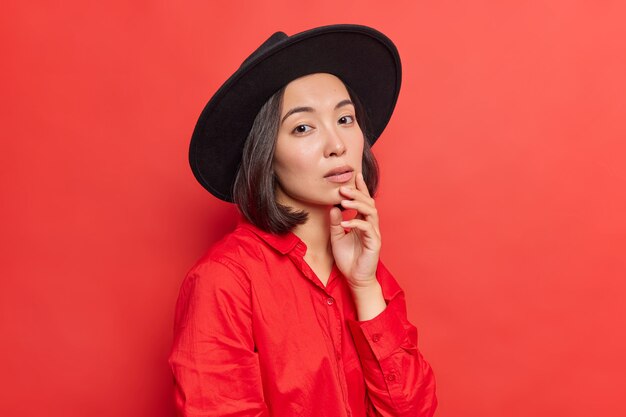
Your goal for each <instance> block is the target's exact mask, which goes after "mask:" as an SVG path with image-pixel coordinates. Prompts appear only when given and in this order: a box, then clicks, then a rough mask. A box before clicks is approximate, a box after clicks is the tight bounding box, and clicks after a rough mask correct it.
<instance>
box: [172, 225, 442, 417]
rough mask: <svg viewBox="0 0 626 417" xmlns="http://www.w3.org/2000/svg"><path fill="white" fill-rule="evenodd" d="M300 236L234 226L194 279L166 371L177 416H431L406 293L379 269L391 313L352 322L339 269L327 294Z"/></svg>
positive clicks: (431, 384) (428, 381)
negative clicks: (172, 382) (172, 385)
mask: <svg viewBox="0 0 626 417" xmlns="http://www.w3.org/2000/svg"><path fill="white" fill-rule="evenodd" d="M305 253H306V245H305V244H304V242H302V241H301V240H300V239H299V238H298V237H297V236H296V235H295V234H293V233H287V234H285V235H274V234H270V233H266V232H264V231H262V230H260V229H258V228H257V227H255V226H253V225H252V224H250V223H248V222H245V221H243V222H241V223H240V224H239V225H238V226H237V228H236V229H235V230H234V231H233V232H232V233H230V234H228V235H227V236H226V237H225V238H224V239H222V240H221V241H220V242H218V243H217V244H215V245H214V246H213V247H212V248H211V250H210V251H209V252H208V253H207V254H206V255H205V256H204V257H203V258H201V259H200V260H199V261H198V263H197V264H196V265H195V266H194V267H193V268H192V269H191V270H190V272H189V273H188V275H187V277H186V278H185V280H184V282H183V284H182V286H181V288H180V295H179V298H178V303H177V306H176V319H175V331H174V333H175V337H174V345H173V348H172V351H171V354H170V357H169V363H170V366H171V368H172V371H173V373H174V379H175V385H176V394H175V395H176V407H177V410H178V413H179V415H181V416H193V417H199V416H277V417H291V416H298V417H302V416H315V417H364V416H394V417H397V416H411V417H416V416H420V417H421V416H432V415H433V413H434V411H435V408H436V406H437V399H436V396H435V379H434V376H433V373H432V370H431V368H430V366H429V365H428V363H427V362H426V361H425V360H424V359H423V358H422V355H421V354H420V352H419V351H418V349H417V330H416V328H415V327H414V326H413V325H412V324H411V323H409V321H408V320H407V316H406V304H405V299H404V293H403V291H402V289H401V288H400V287H399V286H398V283H397V282H396V280H395V279H394V278H393V277H392V276H391V274H390V273H389V272H388V271H387V269H386V268H385V267H384V266H383V264H382V263H379V265H378V270H377V273H376V276H377V279H378V281H379V282H380V284H381V286H382V290H383V295H384V298H385V300H386V302H387V308H386V309H385V310H384V311H383V312H382V313H381V314H379V315H378V316H376V317H375V318H373V319H371V320H367V321H357V317H356V310H355V306H354V302H353V301H352V296H351V294H350V290H349V288H348V286H347V283H346V280H345V278H344V277H343V276H342V274H341V272H340V271H339V270H338V269H337V267H336V266H333V270H332V273H331V275H330V277H329V279H328V282H327V285H326V286H324V285H323V284H322V282H321V281H320V280H319V279H318V278H317V276H316V275H315V273H314V272H313V271H312V270H311V268H310V267H309V266H308V265H307V263H306V262H305V261H304V254H305Z"/></svg>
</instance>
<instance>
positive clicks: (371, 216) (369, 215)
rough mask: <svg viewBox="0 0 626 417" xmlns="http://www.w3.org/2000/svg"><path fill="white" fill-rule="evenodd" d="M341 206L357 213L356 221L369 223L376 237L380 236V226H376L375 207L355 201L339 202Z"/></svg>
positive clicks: (376, 213) (376, 212)
mask: <svg viewBox="0 0 626 417" xmlns="http://www.w3.org/2000/svg"><path fill="white" fill-rule="evenodd" d="M341 205H342V207H344V208H347V209H353V210H356V211H357V213H358V214H357V217H356V218H357V219H364V220H365V221H367V222H370V223H371V224H372V226H374V229H375V230H376V233H378V236H380V226H379V224H378V210H376V207H372V206H370V205H367V204H365V203H363V202H361V201H356V200H341Z"/></svg>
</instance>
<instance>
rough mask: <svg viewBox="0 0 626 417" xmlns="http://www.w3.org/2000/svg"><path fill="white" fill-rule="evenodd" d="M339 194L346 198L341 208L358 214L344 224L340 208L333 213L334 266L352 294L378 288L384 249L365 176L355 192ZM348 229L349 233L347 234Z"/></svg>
mask: <svg viewBox="0 0 626 417" xmlns="http://www.w3.org/2000/svg"><path fill="white" fill-rule="evenodd" d="M339 192H340V193H341V195H342V196H344V197H345V198H344V199H343V200H341V205H342V206H343V207H344V208H346V209H354V210H356V211H357V213H358V214H357V216H356V217H355V218H354V219H352V220H347V221H342V220H343V218H342V216H341V210H340V209H339V208H337V207H333V208H332V209H331V211H330V243H331V246H332V251H333V256H334V258H335V263H336V264H337V267H338V268H339V270H340V271H341V272H342V274H343V275H344V276H345V277H346V279H347V280H348V284H349V285H350V287H351V288H352V289H353V290H356V291H359V290H362V289H366V288H369V287H374V286H378V282H377V281H376V267H377V265H378V257H379V254H380V246H381V240H380V229H379V227H378V212H377V211H376V207H375V205H374V199H373V198H372V197H371V196H370V193H369V191H368V189H367V185H366V184H365V180H364V179H363V174H362V173H360V172H359V173H358V174H357V177H356V189H355V188H352V187H341V188H340V189H339ZM345 229H349V231H348V232H347V233H346V231H345Z"/></svg>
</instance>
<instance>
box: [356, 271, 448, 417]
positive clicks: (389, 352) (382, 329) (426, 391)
mask: <svg viewBox="0 0 626 417" xmlns="http://www.w3.org/2000/svg"><path fill="white" fill-rule="evenodd" d="M376 275H377V279H378V281H379V282H380V284H381V286H382V289H383V295H384V297H385V301H386V302H387V308H386V309H385V310H384V311H383V312H382V313H380V314H379V315H378V316H376V317H374V318H373V319H371V320H366V321H355V320H348V326H349V328H350V332H351V333H352V337H353V338H354V341H355V344H356V348H357V351H358V353H359V358H360V360H361V364H362V367H363V373H364V375H365V383H366V385H367V390H368V396H369V400H370V402H371V406H372V407H371V412H370V415H372V416H384V417H387V416H389V417H391V416H394V417H402V416H411V417H430V416H432V415H433V414H434V413H435V409H436V408H437V397H436V394H435V377H434V374H433V372H432V369H431V367H430V365H429V364H428V363H427V362H426V361H425V360H424V358H423V357H422V355H421V353H420V352H419V350H418V348H417V329H416V328H415V326H413V325H412V324H411V323H410V322H409V321H408V318H407V312H406V301H405V298H404V292H403V291H402V289H401V288H400V286H399V285H398V283H397V282H396V280H395V279H394V278H393V276H392V275H391V274H390V273H389V271H387V269H386V268H385V267H384V266H383V264H382V263H379V265H378V270H377V272H376Z"/></svg>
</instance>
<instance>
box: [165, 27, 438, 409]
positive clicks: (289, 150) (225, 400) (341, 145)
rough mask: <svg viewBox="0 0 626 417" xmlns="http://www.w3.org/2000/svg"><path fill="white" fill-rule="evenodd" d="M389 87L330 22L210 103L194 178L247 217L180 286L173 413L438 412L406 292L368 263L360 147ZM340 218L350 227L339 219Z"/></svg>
mask: <svg viewBox="0 0 626 417" xmlns="http://www.w3.org/2000/svg"><path fill="white" fill-rule="evenodd" d="M399 87H400V60H399V57H398V54H397V50H396V48H395V46H394V45H393V44H392V43H391V41H390V40H389V39H388V38H386V37H385V36H384V35H383V34H381V33H380V32H378V31H375V30H374V29H371V28H368V27H364V26H355V25H333V26H326V27H321V28H316V29H312V30H309V31H306V32H302V33H300V34H297V35H294V36H291V37H288V36H287V35H285V34H284V33H281V32H278V33H275V34H274V35H273V36H272V37H270V38H269V39H268V40H267V41H266V42H265V43H264V44H263V45H261V47H259V48H258V49H257V50H256V51H255V52H254V53H253V54H252V55H251V56H250V57H249V58H248V59H247V60H246V61H244V63H243V64H242V66H241V67H240V68H239V69H238V70H237V71H236V72H235V74H233V76H231V77H230V78H229V79H228V80H227V81H226V83H225V84H224V85H223V86H222V87H221V88H220V89H219V90H218V92H217V93H216V94H215V95H214V96H213V98H212V99H211V100H210V101H209V103H208V104H207V106H206V107H205V109H204V111H203V113H202V115H201V116H200V119H199V121H198V124H197V126H196V129H195V131H194V134H193V137H192V141H191V148H190V162H191V167H192V170H193V172H194V174H195V176H196V178H197V179H198V181H199V182H200V183H201V184H202V185H203V186H204V187H205V188H206V189H207V190H209V191H210V192H211V193H212V194H213V195H215V196H217V197H218V198H221V199H223V200H225V201H230V202H235V203H236V204H237V206H238V208H239V210H240V211H241V213H242V214H243V216H242V220H241V221H240V223H239V225H238V226H237V228H236V229H235V231H233V232H232V233H230V234H228V235H227V236H226V237H225V238H224V239H222V240H221V241H220V242H218V243H217V244H215V245H214V246H213V247H212V248H211V250H210V251H209V252H208V253H207V254H206V255H205V256H204V257H203V258H202V259H201V260H200V261H198V263H197V264H196V265H195V266H194V267H193V268H192V269H191V271H190V272H189V273H188V275H187V277H186V279H185V281H184V283H183V284H182V287H181V290H180V295H179V300H178V303H177V308H176V324H175V340H174V346H173V349H172V353H171V355H170V365H171V367H172V370H173V373H174V376H175V381H176V388H177V390H176V404H177V409H178V411H179V414H180V415H184V416H281V417H287V416H333V417H338V416H431V415H432V414H433V413H434V410H435V408H436V404H437V400H436V397H435V382H434V377H433V374H432V371H431V369H430V366H429V365H428V364H427V363H426V361H424V359H423V358H422V356H421V354H420V353H419V351H418V349H417V331H416V329H415V327H414V326H413V325H412V324H411V323H409V321H408V320H407V317H406V305H405V299H404V293H403V292H402V290H401V289H400V287H399V286H398V284H397V282H396V281H395V279H394V278H393V277H392V276H391V274H390V273H389V272H388V271H387V270H386V269H385V267H384V266H383V264H382V263H381V262H380V260H379V259H378V258H379V252H380V247H381V238H380V230H379V225H378V214H377V211H376V207H375V204H374V200H373V198H372V197H371V195H373V193H374V192H375V189H376V186H377V182H378V171H377V167H376V162H375V160H374V157H373V155H372V153H371V151H370V145H371V144H373V143H374V142H375V140H376V139H377V138H378V137H379V136H380V134H381V133H382V131H383V129H384V127H385V126H386V124H387V122H388V120H389V118H390V117H391V113H392V111H393V108H394V106H395V103H396V100H397V96H398V92H399ZM368 116H369V121H368ZM341 209H351V210H354V211H355V212H356V213H357V215H356V217H355V218H353V219H348V220H345V221H344V220H343V216H342V213H341Z"/></svg>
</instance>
